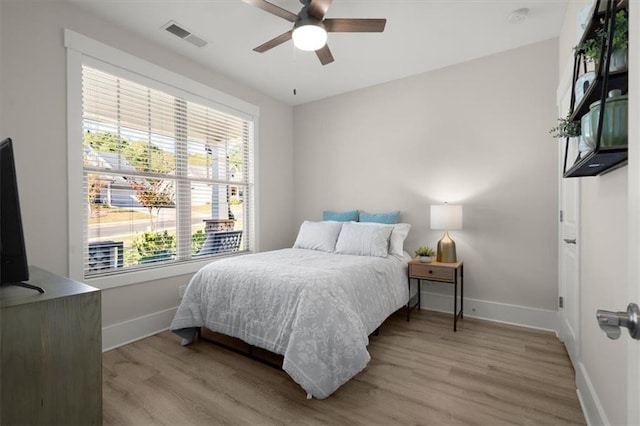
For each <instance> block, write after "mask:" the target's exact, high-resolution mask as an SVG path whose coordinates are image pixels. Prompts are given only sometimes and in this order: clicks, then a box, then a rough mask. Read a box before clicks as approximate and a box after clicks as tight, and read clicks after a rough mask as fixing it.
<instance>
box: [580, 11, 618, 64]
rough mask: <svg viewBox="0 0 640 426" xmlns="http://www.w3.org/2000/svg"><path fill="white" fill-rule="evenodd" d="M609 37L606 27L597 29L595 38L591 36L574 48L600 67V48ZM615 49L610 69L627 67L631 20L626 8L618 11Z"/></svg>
mask: <svg viewBox="0 0 640 426" xmlns="http://www.w3.org/2000/svg"><path fill="white" fill-rule="evenodd" d="M606 37H607V32H606V30H605V29H604V28H600V29H598V30H597V31H596V34H595V36H594V37H593V38H589V39H587V40H585V41H584V42H582V43H580V44H579V45H577V46H576V47H575V48H574V49H575V50H576V51H577V52H580V53H582V54H583V55H584V57H585V58H586V59H587V61H589V62H593V63H595V65H596V70H597V69H598V64H597V62H598V61H599V60H600V50H601V48H602V41H603V39H604V38H606ZM612 44H613V50H612V53H611V60H610V62H609V71H620V70H624V69H626V68H627V62H628V61H627V58H628V54H627V51H628V48H629V20H628V18H627V15H626V12H625V11H624V10H620V11H618V13H616V22H615V29H614V34H613V39H612Z"/></svg>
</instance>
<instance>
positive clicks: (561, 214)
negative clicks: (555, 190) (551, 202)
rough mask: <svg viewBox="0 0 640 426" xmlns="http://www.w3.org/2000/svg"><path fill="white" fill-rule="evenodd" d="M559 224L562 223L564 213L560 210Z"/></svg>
mask: <svg viewBox="0 0 640 426" xmlns="http://www.w3.org/2000/svg"><path fill="white" fill-rule="evenodd" d="M560 222H564V212H563V211H562V210H560Z"/></svg>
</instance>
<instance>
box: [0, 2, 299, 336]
mask: <svg viewBox="0 0 640 426" xmlns="http://www.w3.org/2000/svg"><path fill="white" fill-rule="evenodd" d="M0 11H1V12H2V13H1V20H0V28H1V29H0V51H1V53H2V55H1V56H2V57H1V58H0V59H1V61H2V68H1V69H0V71H1V76H0V91H1V93H2V98H1V100H0V106H1V108H2V111H3V112H4V115H3V116H2V118H1V122H0V129H2V135H0V136H1V137H6V136H11V137H12V138H13V139H14V141H15V148H16V156H17V168H18V183H19V188H20V196H21V204H22V214H23V221H24V228H25V238H26V243H27V251H28V259H29V262H30V263H32V264H34V265H38V266H40V267H42V268H45V269H48V270H50V271H52V272H54V273H58V274H61V275H67V272H68V271H67V268H68V267H67V265H68V259H67V257H68V255H67V253H68V237H67V234H68V225H67V203H68V202H67V164H66V158H67V145H66V144H67V129H66V122H67V120H66V87H65V81H66V69H65V58H66V56H65V49H64V46H63V29H64V28H65V27H66V28H70V29H72V30H74V31H76V32H79V33H82V34H85V35H87V36H89V37H91V38H93V39H96V40H98V41H101V42H103V43H105V44H108V45H110V46H113V47H115V48H118V49H120V50H123V51H125V52H127V53H131V54H133V55H136V56H138V57H140V58H142V59H145V60H147V61H150V62H153V63H155V64H157V65H160V66H162V67H164V68H167V69H169V70H171V71H174V72H177V73H180V74H182V75H184V76H186V77H189V78H191V79H194V80H196V81H198V82H201V83H204V84H206V85H209V86H211V87H213V88H215V89H218V90H220V91H223V92H226V93H228V94H230V95H233V96H236V97H238V98H240V99H243V100H245V101H247V102H250V103H252V104H254V105H257V106H258V107H260V113H261V115H260V129H259V144H260V145H259V158H258V162H259V173H258V176H257V180H258V185H259V191H260V193H259V199H258V200H257V203H258V209H259V218H258V219H259V220H258V224H257V226H258V232H259V239H260V244H261V249H262V250H270V249H275V248H281V247H284V246H286V245H288V244H290V241H291V239H292V235H294V234H295V229H296V228H295V224H294V223H293V164H292V161H293V109H292V108H291V107H290V106H287V105H284V104H282V103H280V102H278V101H275V100H273V99H272V98H269V97H267V96H265V95H263V94H261V93H259V92H257V91H255V90H253V89H251V88H248V87H245V86H243V85H241V84H238V83H237V82H235V81H233V80H232V79H231V78H228V77H226V76H223V75H221V74H218V73H215V72H212V71H211V70H209V69H206V68H204V67H202V66H200V65H197V64H195V63H193V62H191V61H189V60H188V59H185V58H184V57H182V56H180V55H177V54H174V53H171V52H168V51H167V50H165V49H163V48H161V47H159V46H156V45H154V44H152V43H151V42H148V41H146V40H144V39H142V38H141V37H140V36H138V35H136V34H132V33H130V32H127V31H126V30H124V29H122V28H119V27H118V26H116V25H114V24H111V23H108V22H106V21H103V20H101V19H97V18H95V17H93V16H92V15H89V14H87V13H86V12H84V11H83V10H81V9H79V8H77V7H75V6H73V5H70V4H68V3H67V2H61V1H47V0H41V1H31V0H30V1H13V0H9V1H4V0H3V1H0ZM188 279H189V276H179V277H174V278H170V279H164V280H158V281H154V282H148V283H143V284H137V285H132V286H127V287H120V288H116V289H110V290H106V291H104V292H103V294H102V299H103V315H102V319H103V325H104V326H105V327H107V328H108V327H109V326H115V325H117V324H120V323H122V322H123V321H127V320H131V319H134V318H137V317H141V316H144V315H151V316H152V317H151V323H153V318H154V314H156V313H158V312H160V314H158V318H157V319H159V320H160V321H161V322H162V321H165V322H166V321H168V320H167V319H166V318H167V317H169V318H170V315H168V314H170V310H171V309H172V308H174V307H175V306H177V304H178V297H177V296H178V290H177V287H178V286H179V285H182V284H185V283H187V282H188ZM167 310H169V311H167ZM166 326H168V322H166V324H165V327H166ZM129 328H131V327H129ZM132 329H133V328H132ZM107 331H108V330H107ZM105 338H106V339H108V338H109V335H108V333H106V334H105Z"/></svg>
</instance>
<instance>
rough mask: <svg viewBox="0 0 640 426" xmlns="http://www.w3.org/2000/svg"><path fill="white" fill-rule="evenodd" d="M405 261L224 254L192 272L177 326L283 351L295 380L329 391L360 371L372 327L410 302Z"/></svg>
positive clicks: (297, 253)
mask: <svg viewBox="0 0 640 426" xmlns="http://www.w3.org/2000/svg"><path fill="white" fill-rule="evenodd" d="M406 268H407V263H406V260H404V261H402V260H399V259H397V258H395V257H393V256H389V257H388V258H380V257H368V256H350V255H342V254H331V253H326V252H322V251H315V250H305V249H284V250H276V251H271V252H264V253H257V254H252V255H247V256H240V257H233V258H228V259H223V260H220V261H217V262H213V263H210V264H209V265H207V266H205V267H204V268H202V269H201V270H200V271H199V272H198V273H196V274H195V275H194V277H193V278H192V280H191V282H190V283H189V286H188V287H187V290H186V293H185V295H184V298H183V299H182V303H181V304H180V307H179V308H178V311H177V312H176V315H175V317H174V319H173V322H172V323H171V330H172V331H174V332H177V333H178V334H179V335H182V336H185V335H187V334H185V333H184V332H185V331H187V330H181V329H186V328H191V327H201V326H205V327H207V328H209V329H211V330H213V331H216V332H219V333H224V334H226V335H229V336H233V337H237V338H240V339H242V340H244V341H245V342H247V343H249V344H251V345H254V346H259V347H261V348H264V349H267V350H269V351H271V352H275V353H278V354H281V355H284V363H283V369H284V370H285V371H286V372H287V373H288V374H289V375H290V376H291V377H292V378H293V380H295V381H296V382H297V383H298V384H299V385H300V386H302V388H303V389H304V390H305V391H307V393H308V394H311V395H313V396H314V397H316V398H326V397H327V396H329V395H331V393H333V392H334V391H335V390H336V389H337V388H338V387H340V386H341V385H342V384H344V383H345V382H346V381H347V380H349V379H350V378H351V377H353V376H355V375H356V374H358V373H359V372H360V371H362V369H363V368H364V367H365V366H366V365H367V363H368V362H369V360H370V356H369V353H368V352H367V348H366V346H367V345H368V343H369V339H368V335H369V334H371V333H372V332H373V331H374V330H375V329H376V328H377V327H378V326H380V324H382V322H383V321H384V320H385V319H386V318H387V317H388V316H389V315H390V314H391V313H393V312H394V311H396V310H398V309H399V308H400V307H402V306H403V305H405V304H406V303H407V300H408V297H409V292H408V289H407V272H406Z"/></svg>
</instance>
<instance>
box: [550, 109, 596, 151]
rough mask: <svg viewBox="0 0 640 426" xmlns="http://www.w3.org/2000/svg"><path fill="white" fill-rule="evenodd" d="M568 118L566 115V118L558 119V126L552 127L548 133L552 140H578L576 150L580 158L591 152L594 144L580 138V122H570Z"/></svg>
mask: <svg viewBox="0 0 640 426" xmlns="http://www.w3.org/2000/svg"><path fill="white" fill-rule="evenodd" d="M569 118H570V114H567V117H566V118H558V125H557V126H556V127H552V128H551V130H549V133H550V134H551V136H553V137H554V138H578V150H579V151H580V158H582V157H584V156H585V155H587V154H588V153H589V152H591V151H593V149H594V148H595V144H593V143H591V142H592V141H589V140H586V139H585V138H583V137H582V123H581V121H571V120H570V119H569ZM585 124H586V123H585Z"/></svg>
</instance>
